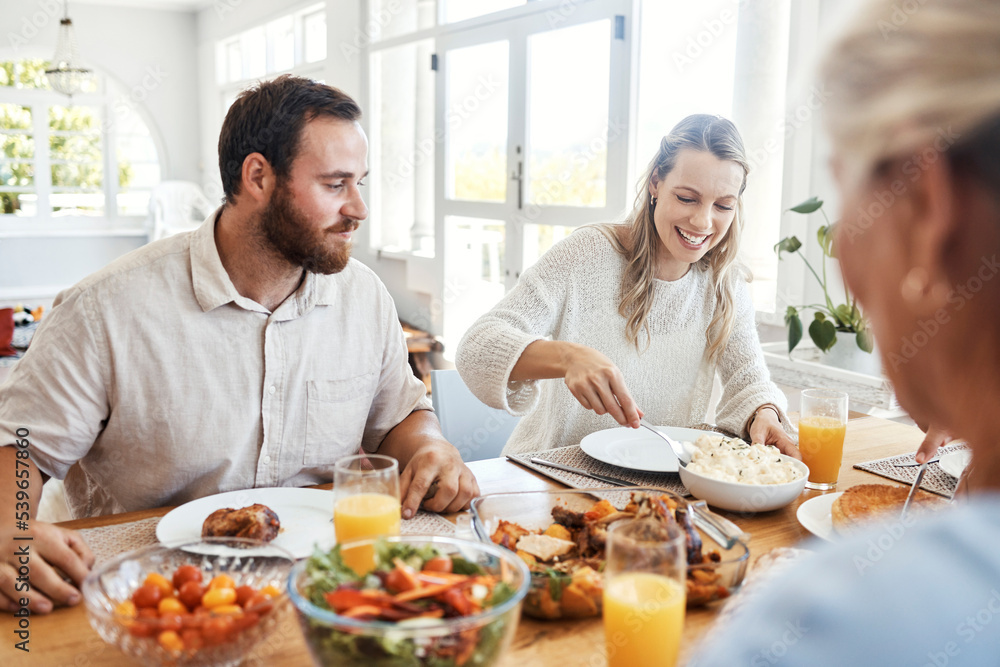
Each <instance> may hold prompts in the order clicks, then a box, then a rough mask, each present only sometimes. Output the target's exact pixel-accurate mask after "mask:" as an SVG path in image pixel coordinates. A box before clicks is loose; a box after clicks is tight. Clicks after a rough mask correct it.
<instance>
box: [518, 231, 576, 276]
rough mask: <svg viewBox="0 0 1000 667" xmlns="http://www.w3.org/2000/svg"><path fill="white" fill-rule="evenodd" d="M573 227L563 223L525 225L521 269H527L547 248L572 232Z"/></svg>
mask: <svg viewBox="0 0 1000 667" xmlns="http://www.w3.org/2000/svg"><path fill="white" fill-rule="evenodd" d="M575 229H576V227H565V226H563V225H532V224H527V225H525V226H524V255H523V257H524V267H523V269H527V268H528V267H529V266H531V265H532V264H534V263H535V262H537V261H538V260H539V258H540V257H541V256H542V255H544V254H545V253H546V252H548V250H549V248H551V247H552V246H554V245H555V244H557V243H559V242H560V241H562V240H563V239H564V238H566V237H567V236H569V235H570V234H572V233H573V231H574V230H575ZM523 269H522V270H523Z"/></svg>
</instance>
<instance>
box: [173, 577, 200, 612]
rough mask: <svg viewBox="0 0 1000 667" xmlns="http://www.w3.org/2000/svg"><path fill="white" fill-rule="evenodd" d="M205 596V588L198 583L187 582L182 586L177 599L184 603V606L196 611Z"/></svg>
mask: <svg viewBox="0 0 1000 667" xmlns="http://www.w3.org/2000/svg"><path fill="white" fill-rule="evenodd" d="M204 594H205V587H204V586H202V585H201V582H198V581H187V582H184V584H183V585H182V586H181V589H180V591H179V592H178V593H177V597H178V598H180V601H181V602H183V603H184V606H185V607H187V608H188V609H190V610H191V611H194V610H195V609H197V608H198V607H199V606H200V605H201V597H202V596H203V595H204Z"/></svg>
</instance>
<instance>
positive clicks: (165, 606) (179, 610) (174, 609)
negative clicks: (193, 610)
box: [156, 598, 190, 616]
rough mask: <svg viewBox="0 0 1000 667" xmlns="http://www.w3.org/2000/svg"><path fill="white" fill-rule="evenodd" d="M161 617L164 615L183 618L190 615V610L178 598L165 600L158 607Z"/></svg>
mask: <svg viewBox="0 0 1000 667" xmlns="http://www.w3.org/2000/svg"><path fill="white" fill-rule="evenodd" d="M156 609H157V611H159V612H160V615H161V616H163V615H164V614H175V615H177V616H181V615H184V614H188V613H190V612H189V611H188V608H187V607H185V606H184V603H183V602H182V601H180V600H178V599H177V598H163V599H162V600H160V604H159V605H157V607H156Z"/></svg>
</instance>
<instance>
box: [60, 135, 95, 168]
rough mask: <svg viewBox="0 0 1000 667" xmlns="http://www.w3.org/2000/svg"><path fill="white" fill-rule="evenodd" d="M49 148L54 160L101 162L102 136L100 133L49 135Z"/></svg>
mask: <svg viewBox="0 0 1000 667" xmlns="http://www.w3.org/2000/svg"><path fill="white" fill-rule="evenodd" d="M49 149H50V155H51V156H52V159H53V160H71V161H74V162H99V161H100V160H101V136H100V135H99V134H70V135H65V134H59V135H52V136H50V137H49Z"/></svg>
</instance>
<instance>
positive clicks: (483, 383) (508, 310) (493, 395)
mask: <svg viewBox="0 0 1000 667" xmlns="http://www.w3.org/2000/svg"><path fill="white" fill-rule="evenodd" d="M586 234H587V232H586V231H584V230H581V231H577V232H574V233H573V234H571V235H570V237H569V238H566V239H564V240H562V241H560V242H559V243H558V244H556V245H555V246H554V247H553V248H552V249H550V250H549V251H548V252H547V253H545V255H543V256H542V258H541V259H540V260H538V262H537V263H536V264H535V265H534V266H532V267H530V268H529V269H527V270H526V271H525V272H524V273H523V274H522V275H521V279H520V280H519V281H518V283H517V286H516V287H514V289H513V290H511V291H510V292H509V293H508V294H507V295H506V296H504V298H503V299H501V300H500V302H499V303H498V304H497V305H496V306H494V308H493V309H492V310H491V311H489V312H488V313H486V314H485V315H483V316H482V317H480V318H479V319H478V320H477V321H476V322H475V324H473V325H472V327H470V328H469V330H468V331H467V332H466V333H465V336H463V337H462V341H461V342H460V343H459V345H458V352H457V353H456V355H455V366H456V367H457V368H458V372H459V374H460V375H461V376H462V380H463V381H465V384H466V385H467V386H468V387H469V389H470V390H471V391H472V393H473V394H475V395H476V396H477V397H478V398H479V400H481V401H482V402H483V403H485V404H487V405H489V406H490V407H493V408H498V409H500V410H506V411H507V412H509V413H511V414H513V415H517V416H521V415H525V414H528V413H530V412H531V411H533V410H534V409H535V407H536V405H537V403H538V398H539V387H538V382H539V381H538V380H524V381H511V380H510V373H511V371H512V370H513V369H514V366H515V365H516V364H517V360H518V359H520V358H521V353H522V352H524V348H526V347H528V345H530V344H531V343H533V342H535V341H536V340H551V339H552V337H553V335H554V334H555V331H556V328H557V326H558V323H559V321H560V319H561V318H562V317H563V313H564V310H565V304H566V300H567V292H568V289H569V285H570V284H572V282H573V281H572V272H573V270H574V268H575V267H576V266H578V263H579V261H580V257H581V256H582V255H583V253H582V252H581V250H584V249H583V248H580V245H581V241H584V242H585V240H586V239H585V238H584V237H585V236H586Z"/></svg>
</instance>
